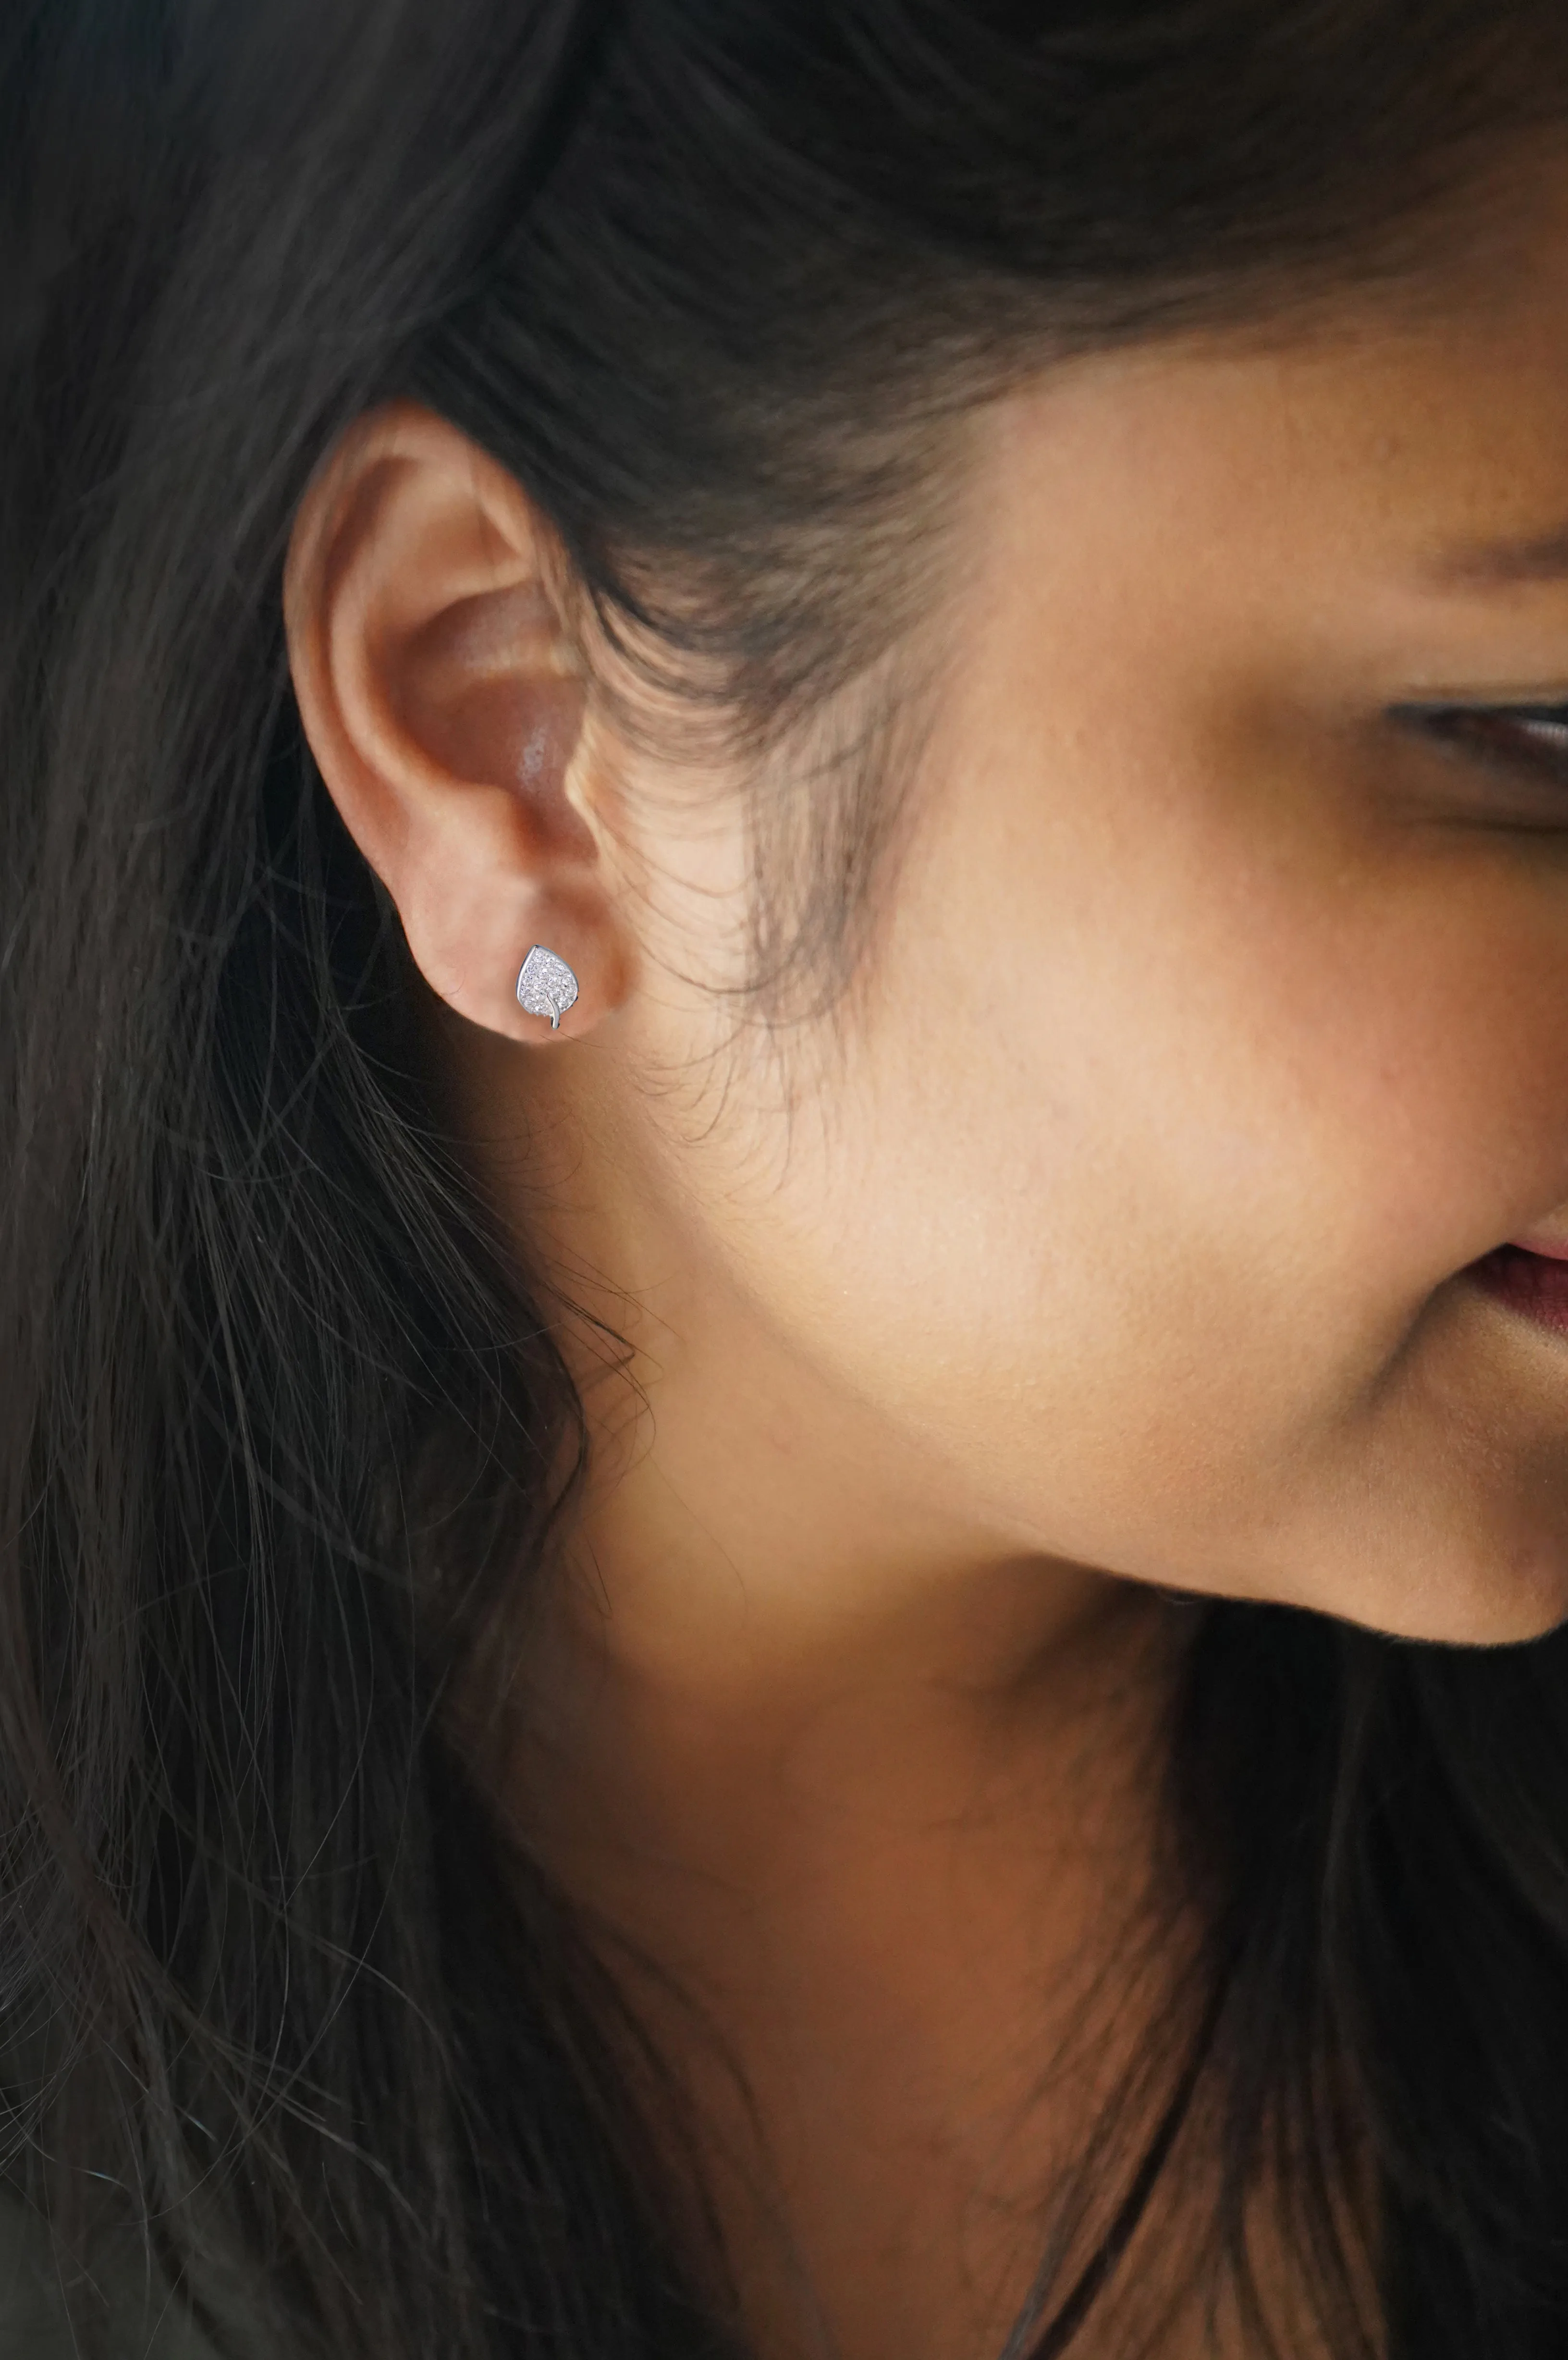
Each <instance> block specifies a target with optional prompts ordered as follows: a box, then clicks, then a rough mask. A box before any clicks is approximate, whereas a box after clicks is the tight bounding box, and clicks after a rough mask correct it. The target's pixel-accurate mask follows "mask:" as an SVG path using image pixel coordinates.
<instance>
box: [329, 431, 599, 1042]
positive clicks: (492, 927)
mask: <svg viewBox="0 0 1568 2360" xmlns="http://www.w3.org/2000/svg"><path fill="white" fill-rule="evenodd" d="M553 555H554V543H553V541H552V539H551V536H550V532H549V529H548V527H547V526H546V525H545V523H544V521H543V519H541V518H540V517H539V513H538V511H537V510H536V509H535V508H533V506H532V504H531V503H530V502H529V500H528V497H527V495H526V494H525V493H524V492H523V490H522V489H521V487H520V486H518V485H517V482H516V481H515V480H514V478H513V477H512V476H510V475H508V474H507V473H506V469H505V468H504V467H501V466H499V465H498V464H496V462H495V460H493V459H491V458H490V457H489V456H488V455H487V454H486V453H485V452H483V451H481V450H480V449H479V448H478V446H477V445H476V444H475V443H472V442H471V441H470V440H469V439H468V437H467V436H466V435H463V434H462V433H460V432H458V430H457V429H456V428H455V427H453V426H451V425H449V424H448V423H447V422H446V421H445V420H443V419H441V418H438V417H437V416H436V415H435V414H434V413H433V412H432V411H430V410H424V409H422V408H420V407H419V405H418V404H416V403H413V402H403V401H399V402H394V403H388V404H386V405H384V406H383V407H382V408H380V409H377V410H371V411H368V412H366V413H365V415H364V416H363V417H361V418H359V419H357V420H356V421H354V424H353V425H352V426H351V427H349V428H348V429H347V430H346V431H345V432H344V433H343V435H342V436H341V437H340V438H339V440H338V442H337V443H336V444H335V445H334V447H333V450H332V453H330V454H329V456H328V458H327V460H326V461H325V462H324V463H323V464H322V466H321V468H320V469H319V470H318V472H317V474H316V475H315V476H314V477H313V478H312V480H311V483H310V486H309V488H308V490H307V491H306V494H305V497H304V499H303V500H302V502H301V504H300V508H299V515H298V516H297V518H296V519H295V524H294V530H293V535H292V538H291V541H290V544H289V558H288V563H287V566H286V569H285V575H284V617H285V623H286V626H287V630H288V638H289V662H290V665H291V668H292V672H293V676H294V687H295V693H296V695H297V696H298V699H299V713H300V718H301V720H302V722H303V724H304V728H305V733H306V736H307V737H308V738H309V740H310V748H311V750H312V752H313V753H314V755H315V758H316V760H317V762H318V763H319V765H320V767H321V773H322V776H323V778H324V779H325V781H326V783H327V786H328V789H329V791H330V792H331V793H332V797H333V800H334V801H335V803H337V806H338V809H339V811H340V812H341V813H342V814H343V820H344V823H345V824H346V825H347V827H348V829H349V832H350V834H351V835H352V836H354V841H355V842H356V843H357V845H358V846H359V848H360V850H361V851H362V852H363V853H364V855H365V858H366V859H367V860H368V861H369V863H370V865H371V867H372V868H373V869H375V870H376V875H377V876H378V877H379V878H380V879H381V880H382V882H383V884H384V885H385V886H386V887H387V891H388V892H389V893H390V895H391V896H392V899H393V901H394V902H395V903H396V905H397V913H398V915H399V917H400V918H401V920H402V923H403V931H404V934H405V935H406V936H407V939H408V947H409V950H410V951H411V952H412V954H413V956H414V959H415V962H416V964H417V965H418V967H419V970H420V972H421V973H422V974H423V976H424V977H425V979H426V981H427V982H428V983H429V984H430V986H431V988H432V989H434V990H435V991H436V992H437V993H439V994H440V996H441V999H442V1000H445V1001H447V1003H448V1004H449V1005H450V1006H451V1007H452V1008H454V1009H456V1010H457V1011H458V1012H459V1014H460V1015H463V1016H465V1017H467V1018H468V1019H469V1020H470V1022H473V1023H475V1024H482V1025H485V1026H486V1027H487V1028H488V1029H489V1030H490V1031H491V1032H502V1033H506V1034H507V1035H509V1036H510V1037H511V1038H512V1039H514V1040H518V1041H528V1042H534V1043H543V1042H546V1041H551V1040H554V1041H565V1040H568V1039H570V1038H572V1036H573V1035H576V1034H581V1033H583V1032H588V1031H590V1030H591V1029H592V1028H593V1026H595V1025H596V1024H598V1023H599V1022H601V1021H602V1020H603V1019H604V1016H605V1015H606V1014H608V1013H609V1012H610V1011H613V1010H614V1009H615V1008H616V1007H618V1006H619V1005H620V1004H621V1002H622V1000H624V999H625V997H626V984H627V972H628V946H627V945H626V941H625V939H624V936H623V933H622V929H621V926H620V924H619V923H618V918H617V912H616V911H615V909H614V908H613V907H612V905H611V902H610V900H609V899H608V898H607V895H606V887H605V868H604V862H603V861H602V860H601V858H600V851H599V844H598V840H597V838H596V836H595V834H594V831H593V827H592V826H591V825H590V824H589V821H588V818H587V817H586V816H585V815H584V813H583V811H581V810H580V809H579V808H578V803H577V802H576V801H575V800H574V791H576V790H577V789H578V787H579V784H580V782H579V781H578V780H577V779H576V778H574V771H577V770H580V769H581V765H580V763H579V761H578V757H579V755H580V753H581V751H582V744H583V716H584V709H585V702H586V694H585V683H584V681H583V677H582V674H581V672H580V671H579V669H578V668H577V667H576V666H575V665H574V664H573V662H572V657H571V654H570V652H569V650H568V647H567V644H566V641H565V638H564V636H563V633H562V630H561V624H560V618H559V612H558V609H557V606H556V605H555V603H554V602H553V601H552V599H551V596H550V580H551V578H552V576H551V560H552V557H553ZM536 945H538V946H540V947H541V948H542V949H544V950H546V951H548V952H550V953H553V954H554V956H555V958H556V959H558V960H563V961H564V962H565V964H566V966H567V967H569V968H570V969H571V970H572V977H574V978H575V979H576V985H577V996H576V998H575V1000H572V1003H571V1005H570V1007H568V1008H566V1009H565V1010H564V1011H560V1000H561V997H562V993H561V990H560V989H556V990H555V992H554V995H553V996H554V999H555V1002H556V1007H557V1010H558V1011H560V1013H559V1024H558V1025H552V1023H551V1021H550V1006H549V1003H550V998H551V996H552V995H551V992H550V989H548V988H547V990H546V991H545V993H544V994H543V995H542V996H541V995H540V994H539V992H538V991H537V990H536V989H532V988H531V986H532V985H533V982H534V979H535V978H537V977H538V976H539V973H540V971H541V969H542V971H543V976H544V980H545V982H546V985H547V987H549V986H550V984H551V983H552V981H553V982H554V983H555V984H556V985H557V986H559V985H560V984H561V982H562V981H563V980H564V979H563V978H561V977H560V975H559V971H558V970H556V969H553V968H552V967H550V963H549V962H548V961H546V960H541V959H539V958H538V957H536V958H534V959H533V960H532V961H531V964H530V974H529V978H528V981H527V982H526V983H525V985H524V997H525V999H531V1000H533V1002H534V1006H535V1008H536V1009H540V1010H543V1011H544V1012H543V1013H533V1012H530V1011H529V1010H528V1008H527V1007H525V1006H524V1005H523V1004H521V1002H519V1000H518V996H517V992H518V980H519V976H520V975H521V971H522V968H523V966H524V963H525V960H527V959H528V954H529V952H530V951H531V950H533V949H534V948H535V946H536Z"/></svg>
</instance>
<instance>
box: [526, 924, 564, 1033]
mask: <svg viewBox="0 0 1568 2360" xmlns="http://www.w3.org/2000/svg"><path fill="white" fill-rule="evenodd" d="M576 997H577V978H576V977H575V976H574V975H573V974H572V969H571V968H570V967H568V966H567V964H566V961H565V960H564V959H563V958H557V956H556V955H555V953H554V952H553V951H547V950H546V948H545V946H544V945H543V944H542V943H536V944H535V945H534V946H533V948H532V950H531V951H529V953H528V956H527V958H526V959H525V960H524V961H523V969H522V973H521V974H520V975H519V976H518V978H517V1005H518V1006H519V1007H520V1008H526V1009H527V1010H528V1014H529V1015H530V1016H548V1017H549V1019H550V1031H551V1032H558V1031H559V1030H560V1027H561V1018H562V1017H563V1016H564V1015H565V1013H566V1011H567V1010H568V1009H569V1008H570V1007H571V1005H572V1001H573V1000H575V999H576Z"/></svg>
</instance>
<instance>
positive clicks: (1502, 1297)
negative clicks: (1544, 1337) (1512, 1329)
mask: <svg viewBox="0 0 1568 2360" xmlns="http://www.w3.org/2000/svg"><path fill="white" fill-rule="evenodd" d="M1469 1276H1470V1277H1472V1278H1473V1279H1475V1283H1476V1284H1477V1285H1479V1286H1484V1287H1485V1288H1486V1292H1487V1294H1488V1295H1495V1296H1496V1297H1497V1301H1498V1302H1499V1303H1506V1304H1507V1305H1508V1308H1509V1310H1510V1311H1517V1312H1518V1313H1519V1316H1520V1317H1521V1318H1524V1319H1533V1320H1534V1322H1535V1324H1536V1326H1537V1327H1551V1328H1552V1329H1554V1330H1555V1332H1556V1333H1557V1334H1558V1335H1559V1336H1568V1262H1556V1261H1553V1260H1552V1259H1551V1258H1550V1257H1549V1256H1548V1255H1546V1254H1537V1253H1530V1252H1527V1251H1526V1250H1525V1248H1524V1247H1523V1246H1499V1247H1498V1248H1497V1251H1496V1252H1495V1253H1489V1254H1486V1255H1485V1256H1484V1257H1483V1258H1482V1260H1481V1261H1480V1262H1472V1264H1471V1265H1470V1270H1469Z"/></svg>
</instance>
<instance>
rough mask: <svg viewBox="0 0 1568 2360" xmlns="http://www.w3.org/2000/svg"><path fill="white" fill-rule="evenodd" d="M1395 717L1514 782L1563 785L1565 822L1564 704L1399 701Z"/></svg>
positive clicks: (1566, 816)
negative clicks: (1408, 703)
mask: <svg viewBox="0 0 1568 2360" xmlns="http://www.w3.org/2000/svg"><path fill="white" fill-rule="evenodd" d="M1394 718H1395V719H1396V720H1398V721H1399V722H1400V723H1401V724H1402V725H1403V726H1404V727H1408V728H1412V729H1415V730H1418V731H1419V732H1420V733H1421V735H1422V736H1423V737H1428V738H1435V739H1436V740H1437V741H1438V742H1439V743H1440V744H1442V745H1444V746H1446V747H1448V748H1450V749H1451V750H1452V751H1453V752H1454V753H1455V754H1458V755H1461V756H1465V757H1468V758H1469V759H1472V760H1473V761H1475V762H1477V763H1480V764H1482V765H1484V766H1485V767H1486V768H1487V769H1489V770H1493V771H1494V772H1497V771H1501V772H1505V773H1506V774H1507V775H1508V777H1510V778H1511V779H1513V780H1514V781H1515V782H1516V783H1519V782H1526V783H1528V782H1529V781H1536V782H1538V783H1539V784H1541V785H1542V786H1546V787H1551V788H1560V789H1562V790H1563V793H1564V797H1565V801H1564V803H1563V813H1562V824H1563V825H1568V705H1397V706H1395V708H1394Z"/></svg>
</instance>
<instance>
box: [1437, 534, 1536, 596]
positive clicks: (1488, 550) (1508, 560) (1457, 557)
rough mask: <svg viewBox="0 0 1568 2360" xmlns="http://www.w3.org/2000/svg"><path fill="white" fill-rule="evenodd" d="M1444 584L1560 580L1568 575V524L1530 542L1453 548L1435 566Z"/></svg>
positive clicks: (1486, 586) (1473, 586)
mask: <svg viewBox="0 0 1568 2360" xmlns="http://www.w3.org/2000/svg"><path fill="white" fill-rule="evenodd" d="M1433 571H1434V574H1435V576H1436V579H1437V580H1438V582H1439V583H1440V584H1442V585H1443V586H1444V587H1447V588H1452V589H1455V590H1477V589H1478V590H1485V589H1490V588H1498V589H1502V588H1507V587H1508V585H1509V584H1512V583H1528V582H1560V581H1562V580H1563V578H1564V577H1565V576H1568V524H1560V525H1556V526H1553V527H1552V530H1550V531H1549V532H1542V533H1537V534H1534V535H1532V536H1531V538H1530V539H1529V540H1527V541H1475V542H1472V543H1471V544H1470V545H1469V546H1468V547H1467V548H1462V549H1457V550H1451V551H1450V552H1448V553H1447V554H1446V555H1445V556H1444V557H1443V558H1441V559H1440V560H1439V561H1438V563H1437V565H1436V566H1435V568H1434V569H1433Z"/></svg>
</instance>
